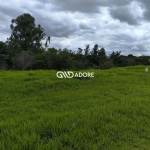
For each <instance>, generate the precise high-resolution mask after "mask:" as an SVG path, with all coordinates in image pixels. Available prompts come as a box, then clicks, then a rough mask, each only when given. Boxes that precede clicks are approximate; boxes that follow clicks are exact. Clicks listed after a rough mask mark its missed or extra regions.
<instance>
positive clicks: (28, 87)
mask: <svg viewBox="0 0 150 150" xmlns="http://www.w3.org/2000/svg"><path fill="white" fill-rule="evenodd" d="M88 71H92V72H94V73H95V77H94V78H82V79H80V78H72V79H58V78H57V77H56V71H43V70H39V71H0V149H1V150H148V149H150V73H149V72H147V73H145V72H144V66H136V67H125V68H115V69H110V70H88Z"/></svg>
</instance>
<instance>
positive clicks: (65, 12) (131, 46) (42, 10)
mask: <svg viewBox="0 0 150 150" xmlns="http://www.w3.org/2000/svg"><path fill="white" fill-rule="evenodd" d="M24 13H29V14H30V15H32V16H33V17H34V18H35V23H36V25H38V24H40V25H41V26H42V27H43V28H44V30H45V33H46V35H47V36H50V37H51V43H50V45H49V48H51V47H55V48H61V49H63V48H68V49H71V50H73V51H77V50H78V48H79V47H80V48H82V49H85V47H86V45H87V44H90V50H92V49H93V47H94V45H95V44H98V46H99V49H100V48H101V47H104V48H105V51H106V54H107V55H110V54H111V53H112V52H113V51H121V54H122V55H128V54H133V55H135V56H141V55H149V56H150V0H25V1H22V0H7V1H4V0H0V41H4V42H5V41H6V39H7V37H10V35H11V29H10V24H11V20H12V19H16V18H17V17H18V16H20V15H22V14H24Z"/></svg>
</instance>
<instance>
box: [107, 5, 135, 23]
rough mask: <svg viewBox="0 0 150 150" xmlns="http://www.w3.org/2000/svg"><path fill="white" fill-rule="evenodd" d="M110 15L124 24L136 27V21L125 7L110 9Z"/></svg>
mask: <svg viewBox="0 0 150 150" xmlns="http://www.w3.org/2000/svg"><path fill="white" fill-rule="evenodd" d="M110 15H111V16H112V17H113V18H115V19H118V20H120V21H121V22H126V23H128V24H130V25H137V24H138V20H136V18H135V17H134V16H133V14H132V13H131V12H130V10H129V9H128V8H127V7H119V8H115V9H110Z"/></svg>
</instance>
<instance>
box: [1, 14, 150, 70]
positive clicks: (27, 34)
mask: <svg viewBox="0 0 150 150" xmlns="http://www.w3.org/2000/svg"><path fill="white" fill-rule="evenodd" d="M10 28H11V30H12V34H11V36H10V37H9V38H7V41H6V42H2V41H0V69H17V70H18V69H23V70H28V69H57V70H63V69H88V68H97V69H109V68H112V67H122V66H123V67H124V66H134V65H142V64H143V65H149V64H150V61H149V59H150V57H149V56H140V57H136V56H133V55H132V54H129V55H128V56H124V55H121V51H120V52H118V51H116V52H115V51H113V52H112V54H110V56H106V52H105V49H104V48H99V47H98V45H97V44H95V45H94V47H93V48H92V49H91V50H90V45H89V44H88V45H86V47H85V49H82V48H78V50H77V52H73V51H72V50H68V49H66V48H65V49H56V48H48V44H49V43H50V36H48V37H47V38H46V37H45V36H46V34H45V33H44V29H43V28H42V27H41V25H38V26H36V25H35V19H34V17H32V16H31V15H30V14H22V15H20V16H18V17H17V18H16V19H12V21H11V25H10ZM45 38H46V43H45V44H44V43H42V41H43V40H44V39H45Z"/></svg>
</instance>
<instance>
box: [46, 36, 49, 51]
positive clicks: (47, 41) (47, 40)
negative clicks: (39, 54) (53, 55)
mask: <svg viewBox="0 0 150 150" xmlns="http://www.w3.org/2000/svg"><path fill="white" fill-rule="evenodd" d="M48 43H49V44H50V36H48V38H47V39H46V43H45V50H46V48H47V47H48Z"/></svg>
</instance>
